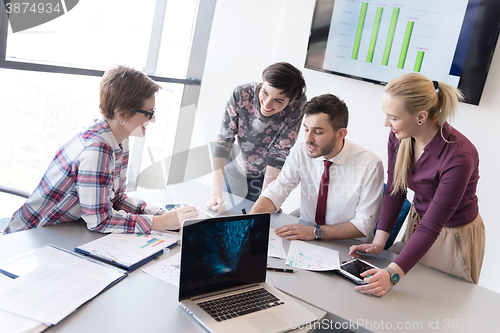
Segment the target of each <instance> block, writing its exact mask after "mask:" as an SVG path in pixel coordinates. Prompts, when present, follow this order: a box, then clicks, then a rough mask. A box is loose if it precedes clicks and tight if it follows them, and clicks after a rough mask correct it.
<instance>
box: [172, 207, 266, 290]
mask: <svg viewBox="0 0 500 333" xmlns="http://www.w3.org/2000/svg"><path fill="white" fill-rule="evenodd" d="M269 223H270V215H269V214H254V215H241V216H230V217H220V218H212V219H208V220H194V221H185V223H184V224H183V227H182V243H181V273H180V283H179V300H183V299H186V298H190V297H194V296H198V295H201V294H205V293H209V292H214V291H218V290H223V289H226V288H231V287H238V286H242V285H246V284H250V283H260V282H265V280H266V264H267V248H268V243H269Z"/></svg>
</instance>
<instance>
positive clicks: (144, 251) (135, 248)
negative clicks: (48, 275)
mask: <svg viewBox="0 0 500 333" xmlns="http://www.w3.org/2000/svg"><path fill="white" fill-rule="evenodd" d="M175 242H176V240H175V239H173V238H167V237H164V236H160V235H146V234H109V235H106V236H104V237H101V238H98V239H96V240H93V241H92V242H89V243H87V244H84V245H81V246H79V247H78V248H77V250H78V251H79V252H81V253H88V254H90V255H92V256H95V257H100V258H103V259H106V260H109V261H112V262H116V263H119V264H123V265H125V266H130V265H132V264H135V263H137V262H140V261H141V260H143V259H145V258H148V257H149V256H151V255H154V254H156V253H158V251H162V249H165V248H166V247H168V246H170V245H172V244H174V243H175Z"/></svg>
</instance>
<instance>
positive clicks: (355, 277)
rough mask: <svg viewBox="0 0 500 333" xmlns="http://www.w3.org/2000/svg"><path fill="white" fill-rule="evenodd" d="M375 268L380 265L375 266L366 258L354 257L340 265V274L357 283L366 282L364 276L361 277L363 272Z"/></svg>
mask: <svg viewBox="0 0 500 333" xmlns="http://www.w3.org/2000/svg"><path fill="white" fill-rule="evenodd" d="M373 268H377V269H378V267H376V266H373V265H372V264H370V263H368V262H366V261H364V260H361V259H354V260H351V261H349V262H346V263H345V264H342V265H340V269H339V271H338V274H340V275H342V276H343V277H345V278H347V279H348V280H350V281H352V282H354V283H356V284H366V283H365V282H364V278H363V277H361V273H363V272H366V271H367V270H370V269H373Z"/></svg>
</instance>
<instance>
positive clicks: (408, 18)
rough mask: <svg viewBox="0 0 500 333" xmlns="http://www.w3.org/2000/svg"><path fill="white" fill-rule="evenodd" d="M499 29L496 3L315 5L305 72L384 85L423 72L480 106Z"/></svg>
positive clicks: (447, 0) (434, 0) (350, 1)
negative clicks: (316, 72)
mask: <svg viewBox="0 0 500 333" xmlns="http://www.w3.org/2000/svg"><path fill="white" fill-rule="evenodd" d="M499 32H500V1H498V0H394V1H384V0H317V2H316V8H315V11H314V17H313V21H312V27H311V34H310V37H309V46H308V52H307V58H306V65H305V67H306V68H309V69H315V70H319V71H323V72H327V73H332V74H337V75H342V76H346V77H350V78H354V79H358V80H364V81H368V82H372V83H376V84H382V85H384V84H386V83H387V82H389V81H390V80H392V79H393V78H395V77H397V76H399V75H401V74H404V73H408V72H420V73H422V74H424V75H426V76H427V77H429V78H430V79H431V80H437V81H446V82H448V83H450V84H452V85H454V86H455V87H458V88H459V89H460V90H462V92H463V93H464V94H465V98H466V100H465V102H466V103H471V104H475V105H478V104H479V100H480V98H481V94H482V92H483V87H484V83H485V81H486V76H487V74H488V69H489V67H490V63H491V59H492V57H493V52H494V50H495V46H496V43H497V40H498V35H499Z"/></svg>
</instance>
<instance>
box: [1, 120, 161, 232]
mask: <svg viewBox="0 0 500 333" xmlns="http://www.w3.org/2000/svg"><path fill="white" fill-rule="evenodd" d="M128 156H129V149H128V139H126V140H125V141H123V142H122V143H121V144H118V142H117V141H116V139H115V137H114V135H113V133H112V132H111V128H110V127H109V125H108V123H107V122H106V120H104V119H100V120H98V121H96V122H95V123H94V124H93V125H92V126H90V127H88V128H85V129H83V130H82V132H80V133H79V134H78V135H76V136H75V137H74V138H72V139H71V140H70V141H69V142H68V143H67V144H66V145H64V146H62V147H61V148H60V149H59V150H58V151H57V153H56V155H55V156H54V159H53V160H52V163H51V164H50V166H49V168H48V169H47V171H46V172H45V174H44V175H43V178H42V180H41V181H40V184H38V186H37V188H36V189H35V191H34V192H33V193H32V194H31V196H30V197H29V198H28V200H27V201H26V202H25V203H24V205H23V206H22V207H21V208H19V210H18V211H17V212H15V213H14V215H13V216H12V219H11V221H10V223H9V225H8V226H7V228H6V229H5V231H4V233H11V232H16V231H21V230H27V229H31V228H36V227H39V226H44V225H51V224H57V223H63V222H71V221H75V220H78V219H79V218H82V219H83V220H85V222H86V223H87V228H88V229H89V230H91V231H98V232H102V233H109V232H113V233H123V232H130V233H132V232H136V233H150V232H151V225H152V223H153V222H152V221H153V216H152V215H154V214H155V213H156V212H157V211H158V207H156V206H149V207H148V206H147V204H146V203H145V202H144V201H141V200H138V199H134V198H129V197H127V195H126V194H125V191H126V180H127V178H126V174H127V167H128Z"/></svg>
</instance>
